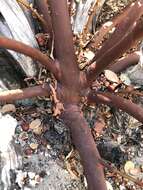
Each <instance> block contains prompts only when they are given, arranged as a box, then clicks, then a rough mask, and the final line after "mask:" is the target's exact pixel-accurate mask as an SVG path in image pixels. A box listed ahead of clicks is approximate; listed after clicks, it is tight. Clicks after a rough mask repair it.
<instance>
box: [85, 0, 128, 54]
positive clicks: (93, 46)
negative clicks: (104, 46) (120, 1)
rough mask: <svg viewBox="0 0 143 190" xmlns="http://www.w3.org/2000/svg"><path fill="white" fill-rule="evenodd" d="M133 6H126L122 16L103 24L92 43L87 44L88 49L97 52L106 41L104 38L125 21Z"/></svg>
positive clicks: (119, 15)
mask: <svg viewBox="0 0 143 190" xmlns="http://www.w3.org/2000/svg"><path fill="white" fill-rule="evenodd" d="M131 5H132V3H131V4H129V5H128V6H126V7H125V8H124V9H123V11H122V12H120V14H118V15H117V16H115V18H113V20H112V21H108V22H106V23H105V24H103V25H102V26H101V27H100V29H99V30H98V32H97V33H96V34H95V35H94V37H93V39H92V40H91V41H90V43H88V44H87V46H86V47H88V48H89V49H92V50H93V51H95V50H96V49H97V48H98V46H99V44H100V43H101V42H102V40H103V39H104V37H105V36H106V35H107V34H108V33H109V31H111V30H112V29H113V28H114V27H116V26H117V24H119V23H120V22H122V21H123V20H124V19H125V17H126V16H127V14H128V12H129V10H130V7H131Z"/></svg>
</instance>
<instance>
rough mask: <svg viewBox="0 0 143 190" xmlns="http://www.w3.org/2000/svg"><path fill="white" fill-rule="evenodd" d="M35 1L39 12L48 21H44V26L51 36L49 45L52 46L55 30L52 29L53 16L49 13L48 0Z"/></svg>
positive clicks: (44, 29)
mask: <svg viewBox="0 0 143 190" xmlns="http://www.w3.org/2000/svg"><path fill="white" fill-rule="evenodd" d="M35 3H36V6H37V9H38V12H39V13H40V14H42V15H43V17H44V20H45V21H46V22H42V27H43V31H44V32H45V33H48V34H49V36H50V43H49V46H50V48H51V45H52V39H53V31H52V23H51V17H50V14H49V8H48V4H47V0H36V1H35Z"/></svg>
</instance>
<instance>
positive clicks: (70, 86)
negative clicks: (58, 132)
mask: <svg viewBox="0 0 143 190" xmlns="http://www.w3.org/2000/svg"><path fill="white" fill-rule="evenodd" d="M70 3H72V1H71V0H69V1H67V0H48V2H46V1H45V0H40V1H37V5H38V9H39V11H40V13H42V14H43V16H44V22H42V26H43V30H44V31H45V32H46V33H48V34H49V35H50V41H49V44H50V45H49V47H50V46H52V45H53V55H54V59H52V58H51V57H48V56H47V55H46V54H43V53H41V52H40V51H39V50H38V49H33V48H31V47H29V46H27V45H25V44H23V43H21V42H17V41H14V40H12V39H7V38H4V37H0V47H1V48H6V49H10V50H14V51H16V52H19V53H22V54H25V55H27V56H29V57H31V58H32V59H33V60H36V61H39V62H40V63H41V64H42V65H44V66H45V67H46V68H47V69H48V71H49V72H51V73H52V74H53V76H54V78H55V81H56V85H55V86H52V85H51V84H48V83H44V84H42V85H39V86H35V87H29V88H26V89H18V90H10V91H5V92H2V93H0V100H1V101H3V102H9V101H15V100H18V99H25V98H31V97H34V96H49V95H50V94H52V95H53V97H54V98H53V100H54V103H55V107H56V109H57V110H58V111H59V112H58V113H60V117H61V118H62V119H63V122H64V123H65V124H66V126H67V127H68V128H69V129H70V132H71V136H72V142H73V144H74V145H75V147H76V149H77V150H78V152H79V154H80V156H81V160H82V164H83V167H84V173H85V176H86V179H87V183H88V189H90V190H106V184H105V179H104V171H103V167H102V164H101V162H100V159H101V158H100V155H99V153H98V150H97V147H96V144H95V141H94V139H93V136H92V134H91V130H90V128H89V126H88V124H87V122H86V120H85V118H84V116H83V113H82V110H81V109H80V104H81V102H82V101H83V100H84V101H86V104H87V105H89V104H91V103H92V104H96V103H98V104H107V105H109V106H114V107H116V108H119V109H121V110H123V111H125V112H127V113H129V114H130V115H132V116H133V117H135V118H136V119H137V120H139V121H140V122H143V108H141V107H140V106H138V105H136V104H135V103H133V102H131V101H130V100H127V99H124V98H123V97H121V96H118V95H116V94H115V93H114V91H113V92H112V93H111V92H107V91H106V92H104V91H102V92H101V91H98V90H95V89H94V90H93V89H92V88H91V87H92V84H93V82H94V81H95V80H96V79H97V77H98V76H99V75H100V74H101V73H102V72H103V71H104V70H105V69H106V68H108V69H109V68H110V69H111V70H113V71H118V72H119V71H121V70H122V69H124V68H126V67H127V66H128V65H130V64H135V63H137V62H138V59H139V56H138V55H136V54H131V55H129V56H128V57H127V58H125V59H124V60H122V61H119V62H116V63H115V64H113V65H112V66H110V65H111V64H112V63H114V62H115V61H116V60H117V59H118V58H119V57H120V56H122V54H123V53H125V52H126V51H127V50H128V49H129V48H131V47H132V46H133V45H135V44H136V43H137V42H138V41H139V40H141V39H142V37H143V19H142V14H143V0H137V1H135V3H132V4H130V5H128V6H127V7H126V8H125V9H124V10H123V11H122V13H121V14H120V15H118V16H116V18H114V19H113V20H112V22H110V25H103V26H101V28H100V29H99V31H97V34H98V35H97V34H96V36H95V37H94V38H92V41H91V42H89V43H88V44H86V47H85V46H83V48H89V49H92V50H96V52H95V55H94V58H93V59H92V60H91V61H90V62H89V63H88V66H86V68H85V69H84V70H80V69H79V66H78V64H77V57H76V54H75V47H74V46H75V44H74V42H73V32H72V26H71V22H70V16H69V5H70ZM48 9H49V11H50V13H49V11H48ZM113 28H114V31H113V32H112V34H110V36H109V38H108V39H107V40H106V41H105V42H104V43H103V44H102V46H101V47H100V48H99V49H97V47H98V44H99V42H101V41H102V40H103V38H104V36H105V35H106V34H108V32H109V31H111V30H112V29H113ZM52 40H53V41H54V43H51V42H52Z"/></svg>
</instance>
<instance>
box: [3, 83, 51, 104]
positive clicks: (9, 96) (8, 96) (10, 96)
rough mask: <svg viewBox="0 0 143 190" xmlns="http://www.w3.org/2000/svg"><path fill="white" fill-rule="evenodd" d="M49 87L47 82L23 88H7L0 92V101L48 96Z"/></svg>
mask: <svg viewBox="0 0 143 190" xmlns="http://www.w3.org/2000/svg"><path fill="white" fill-rule="evenodd" d="M49 94H50V87H49V85H48V84H43V85H39V86H34V87H29V88H25V89H16V90H8V91H4V92H1V93H0V101H2V102H11V101H15V100H22V99H26V98H32V97H36V96H49Z"/></svg>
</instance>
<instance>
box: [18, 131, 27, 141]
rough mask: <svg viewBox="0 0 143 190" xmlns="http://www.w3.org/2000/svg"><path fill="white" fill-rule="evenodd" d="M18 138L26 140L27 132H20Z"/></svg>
mask: <svg viewBox="0 0 143 190" xmlns="http://www.w3.org/2000/svg"><path fill="white" fill-rule="evenodd" d="M19 139H20V140H23V141H25V140H27V139H28V134H27V133H26V132H22V133H21V134H20V135H19Z"/></svg>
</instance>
